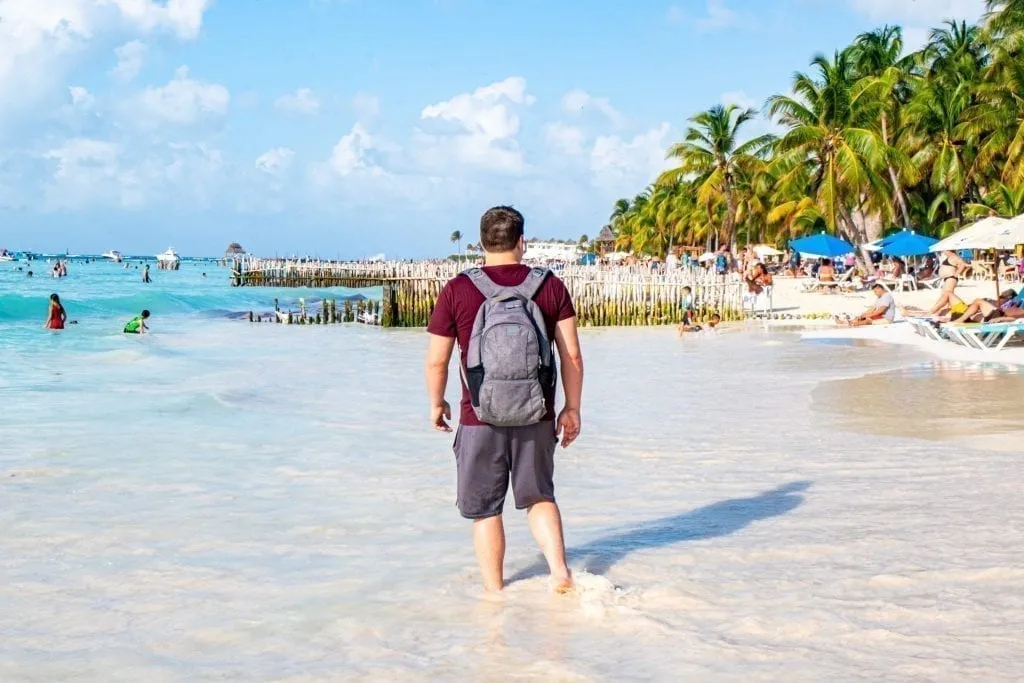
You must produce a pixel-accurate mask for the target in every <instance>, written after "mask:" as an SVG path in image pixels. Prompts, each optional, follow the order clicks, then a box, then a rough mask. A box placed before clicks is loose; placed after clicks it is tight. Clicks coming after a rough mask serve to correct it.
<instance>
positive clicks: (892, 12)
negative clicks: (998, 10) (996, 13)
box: [849, 0, 985, 26]
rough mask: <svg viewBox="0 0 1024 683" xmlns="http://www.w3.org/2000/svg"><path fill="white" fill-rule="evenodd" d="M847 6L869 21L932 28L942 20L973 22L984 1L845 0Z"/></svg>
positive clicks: (983, 5)
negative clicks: (903, 23) (848, 4)
mask: <svg viewBox="0 0 1024 683" xmlns="http://www.w3.org/2000/svg"><path fill="white" fill-rule="evenodd" d="M849 3H850V7H852V8H853V10H854V11H856V12H859V13H861V14H863V15H864V16H866V17H867V18H868V19H871V20H872V21H894V22H908V23H914V24H919V25H923V26H934V25H936V24H938V23H939V22H941V21H944V20H946V19H967V20H969V21H977V20H978V19H979V18H980V17H981V16H982V15H983V14H984V13H985V0H849Z"/></svg>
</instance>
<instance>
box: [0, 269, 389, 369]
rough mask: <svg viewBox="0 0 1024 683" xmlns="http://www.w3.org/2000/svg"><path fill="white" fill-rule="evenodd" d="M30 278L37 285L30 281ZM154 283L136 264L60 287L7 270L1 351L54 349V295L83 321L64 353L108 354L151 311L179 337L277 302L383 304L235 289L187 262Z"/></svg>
mask: <svg viewBox="0 0 1024 683" xmlns="http://www.w3.org/2000/svg"><path fill="white" fill-rule="evenodd" d="M19 269H20V270H19ZM28 270H32V271H33V277H31V278H30V277H28V276H27V271H28ZM204 273H205V275H206V277H203V275H204ZM150 277H151V279H152V282H151V283H149V284H145V283H143V282H142V277H141V269H140V268H139V267H137V265H136V262H133V263H132V265H130V266H129V268H127V269H126V268H125V267H124V264H116V263H112V262H107V261H96V262H92V263H88V262H84V261H78V260H75V261H72V262H71V263H70V264H69V266H68V276H67V277H65V278H60V279H54V278H53V277H51V276H50V265H49V264H47V263H45V262H43V261H33V262H14V263H0V347H2V346H8V347H16V348H18V349H20V350H23V351H24V350H31V349H33V348H44V349H47V348H50V346H48V345H50V344H52V343H54V342H53V340H52V337H51V336H50V335H40V334H39V333H38V332H39V328H40V327H42V325H43V323H44V322H45V320H46V315H47V310H48V304H47V302H48V299H49V296H50V294H53V293H56V294H58V295H59V296H60V298H61V302H62V303H63V304H64V308H65V310H66V311H67V314H68V320H74V321H78V324H77V325H74V326H69V328H68V330H67V332H68V334H66V335H61V336H64V337H68V339H61V340H60V342H59V343H60V344H61V345H62V348H67V345H69V344H70V345H75V346H77V347H79V348H83V347H96V346H97V345H100V346H102V342H103V340H105V339H107V340H109V338H110V336H111V335H114V336H116V335H117V333H118V332H119V331H120V329H121V327H122V325H123V324H124V322H125V321H127V320H128V319H130V318H132V317H133V316H135V315H138V314H139V312H140V311H142V310H143V309H149V311H150V312H151V313H152V314H153V324H152V327H153V329H154V330H162V331H171V330H174V329H175V328H177V327H180V326H181V325H182V324H193V323H195V322H196V321H198V320H204V319H205V320H211V319H218V318H221V319H223V318H229V317H241V316H247V315H248V313H249V311H254V312H256V313H266V312H269V311H272V310H273V308H274V299H275V298H276V299H278V300H279V303H280V305H281V307H282V309H289V308H290V309H293V310H298V307H299V299H300V298H305V300H306V302H307V304H308V305H310V306H312V304H313V303H314V302H316V301H318V300H320V299H321V298H325V297H327V298H330V297H333V298H338V299H340V298H343V297H346V296H358V295H364V296H368V297H374V296H376V297H379V289H378V290H374V289H368V290H360V291H359V292H355V291H351V290H344V289H334V290H316V289H262V288H260V289H253V288H244V287H242V288H240V287H231V285H230V280H229V271H228V269H227V268H224V267H221V266H218V265H217V264H215V263H210V262H189V261H186V262H184V263H183V264H182V267H181V270H178V271H160V270H157V269H156V267H155V265H153V264H151V269H150ZM310 310H313V309H312V308H311V309H310Z"/></svg>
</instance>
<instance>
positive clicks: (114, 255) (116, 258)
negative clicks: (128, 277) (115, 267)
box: [103, 249, 124, 263]
mask: <svg viewBox="0 0 1024 683" xmlns="http://www.w3.org/2000/svg"><path fill="white" fill-rule="evenodd" d="M103 258H105V259H109V260H111V261H113V262H114V263H120V262H121V261H123V260H124V257H123V256H121V252H119V251H117V250H116V249H111V250H110V251H108V252H107V253H105V254H103Z"/></svg>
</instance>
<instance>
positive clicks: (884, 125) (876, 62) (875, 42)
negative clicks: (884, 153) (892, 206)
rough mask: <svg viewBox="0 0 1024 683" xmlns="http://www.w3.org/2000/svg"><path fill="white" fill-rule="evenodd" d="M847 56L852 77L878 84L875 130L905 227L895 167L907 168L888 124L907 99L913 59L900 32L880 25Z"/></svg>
mask: <svg viewBox="0 0 1024 683" xmlns="http://www.w3.org/2000/svg"><path fill="white" fill-rule="evenodd" d="M849 54H850V57H851V59H852V61H853V68H854V74H855V77H857V78H875V79H878V80H879V84H880V85H881V89H880V91H879V93H878V94H879V96H880V97H881V98H882V99H883V106H882V108H881V111H880V113H879V120H878V128H879V134H880V135H881V137H882V142H883V143H885V145H886V146H887V147H889V148H890V150H891V153H890V157H891V158H890V159H888V160H887V163H886V172H887V173H888V176H889V182H890V184H891V185H892V190H893V196H894V197H895V199H896V203H897V204H898V206H899V214H900V217H901V218H902V219H903V227H904V228H909V227H910V224H911V221H910V208H909V206H908V204H907V198H906V193H905V191H904V189H903V183H902V182H901V178H900V173H899V172H898V171H897V166H900V167H902V169H904V170H905V171H906V170H908V169H909V168H910V167H909V165H908V164H907V163H906V160H905V159H904V158H900V155H899V150H897V148H896V147H895V146H894V136H893V131H892V127H891V125H890V124H891V123H896V124H898V123H899V121H900V114H901V111H902V107H903V105H905V104H906V102H907V101H908V100H909V99H910V95H911V80H910V79H911V77H912V75H913V74H914V71H915V69H914V57H913V55H907V56H904V54H903V30H902V29H901V28H900V27H898V26H884V27H882V28H880V29H877V30H875V31H869V32H867V33H862V34H860V35H859V36H857V39H856V40H855V41H854V43H853V45H851V46H850V48H849Z"/></svg>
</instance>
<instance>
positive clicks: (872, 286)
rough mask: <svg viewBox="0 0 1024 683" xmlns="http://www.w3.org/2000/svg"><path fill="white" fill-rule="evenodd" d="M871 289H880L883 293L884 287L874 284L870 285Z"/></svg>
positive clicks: (880, 284) (877, 283) (879, 283)
mask: <svg viewBox="0 0 1024 683" xmlns="http://www.w3.org/2000/svg"><path fill="white" fill-rule="evenodd" d="M871 289H880V290H882V291H883V292H884V291H885V285H883V284H882V283H881V282H876V283H875V284H873V285H871Z"/></svg>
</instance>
